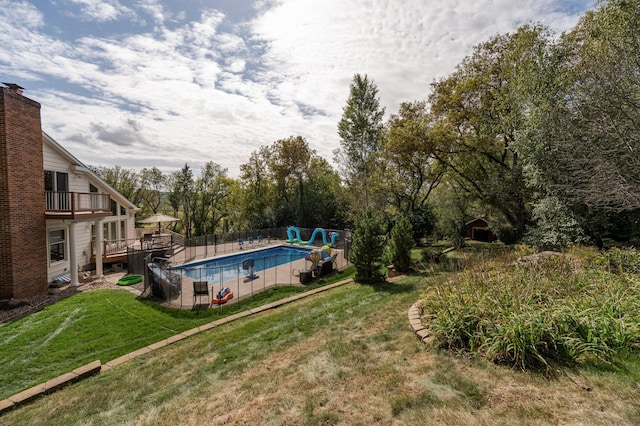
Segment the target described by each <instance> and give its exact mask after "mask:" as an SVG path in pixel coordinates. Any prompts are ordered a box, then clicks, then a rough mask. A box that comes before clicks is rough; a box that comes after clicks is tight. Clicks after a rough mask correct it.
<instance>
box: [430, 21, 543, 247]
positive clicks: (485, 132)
mask: <svg viewBox="0 0 640 426" xmlns="http://www.w3.org/2000/svg"><path fill="white" fill-rule="evenodd" d="M547 49H548V35H547V32H546V30H545V29H544V28H542V27H538V26H536V27H531V26H523V27H521V28H519V29H518V31H517V32H516V33H514V34H512V35H510V34H506V35H499V36H496V37H493V38H492V39H490V40H489V41H488V42H485V43H482V44H480V45H478V46H476V48H475V49H474V52H473V54H472V55H471V56H469V57H467V58H465V59H464V60H463V61H462V63H461V64H459V65H458V67H457V69H456V71H455V72H454V73H453V74H452V75H451V76H449V77H447V78H445V79H442V80H440V81H438V82H436V83H434V84H433V92H432V94H431V96H430V99H429V100H430V103H431V111H432V113H433V114H434V117H435V118H436V119H437V120H439V121H440V126H441V129H443V131H441V133H440V148H439V150H438V152H437V154H436V158H437V159H438V160H439V161H441V162H442V163H443V164H446V165H447V167H448V168H449V170H450V171H452V172H453V173H454V174H455V176H456V177H457V179H456V183H457V184H458V185H459V186H460V187H461V188H463V189H464V190H465V191H467V192H469V193H472V194H474V195H475V196H476V197H477V198H478V199H480V200H482V201H483V202H484V203H486V204H488V205H490V206H492V207H494V208H495V209H496V210H498V211H499V212H500V213H501V214H502V215H503V216H504V218H505V219H506V220H507V221H508V223H509V224H511V226H512V227H513V229H514V234H515V238H516V239H520V238H522V236H523V235H524V231H525V226H526V224H527V222H528V220H529V211H528V210H527V206H528V203H529V202H530V201H531V198H532V193H531V190H530V188H529V187H528V185H527V182H526V180H525V176H524V164H523V161H522V160H521V158H520V153H519V151H518V149H517V146H518V139H519V137H520V136H521V130H522V129H523V128H524V125H525V123H526V119H527V116H528V114H529V110H530V108H531V104H530V102H529V96H528V93H529V92H528V91H529V89H530V86H529V83H528V81H529V79H530V77H531V75H535V74H536V72H537V64H538V63H539V62H540V60H541V58H542V57H544V55H545V53H546V51H547Z"/></svg>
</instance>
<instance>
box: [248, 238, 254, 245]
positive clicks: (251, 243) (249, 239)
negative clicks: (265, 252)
mask: <svg viewBox="0 0 640 426" xmlns="http://www.w3.org/2000/svg"><path fill="white" fill-rule="evenodd" d="M247 241H249V245H253V237H247Z"/></svg>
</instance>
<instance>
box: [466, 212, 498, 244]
mask: <svg viewBox="0 0 640 426" xmlns="http://www.w3.org/2000/svg"><path fill="white" fill-rule="evenodd" d="M465 228H466V233H467V238H470V239H472V240H476V241H484V242H487V243H491V242H493V241H496V240H497V239H498V237H496V234H494V233H493V232H492V231H491V229H489V222H487V220H486V219H484V218H482V217H479V218H476V219H473V220H472V221H469V222H467V223H466V224H465Z"/></svg>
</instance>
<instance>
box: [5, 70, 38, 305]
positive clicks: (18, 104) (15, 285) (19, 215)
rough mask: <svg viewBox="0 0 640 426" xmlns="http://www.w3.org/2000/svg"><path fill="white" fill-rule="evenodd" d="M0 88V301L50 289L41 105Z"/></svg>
mask: <svg viewBox="0 0 640 426" xmlns="http://www.w3.org/2000/svg"><path fill="white" fill-rule="evenodd" d="M4 84H5V85H6V86H7V87H0V300H6V299H23V298H27V297H30V296H34V295H37V294H41V293H46V292H47V290H48V283H47V235H46V233H47V228H46V221H45V200H44V167H43V155H42V128H41V123H40V104H39V103H38V102H35V101H33V100H31V99H28V98H26V97H24V96H22V91H23V88H22V87H20V86H18V85H17V84H7V83H4Z"/></svg>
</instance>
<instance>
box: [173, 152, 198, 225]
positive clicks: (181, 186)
mask: <svg viewBox="0 0 640 426" xmlns="http://www.w3.org/2000/svg"><path fill="white" fill-rule="evenodd" d="M170 180H171V192H169V202H170V203H171V207H173V214H174V216H176V217H180V216H179V212H180V211H182V227H183V229H184V234H185V236H186V237H187V238H190V237H191V236H192V231H193V217H192V211H193V209H194V203H195V184H194V181H193V172H192V171H191V167H189V165H188V164H186V163H185V165H184V167H183V168H182V169H181V170H179V171H175V172H173V173H172V175H171V178H170Z"/></svg>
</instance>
